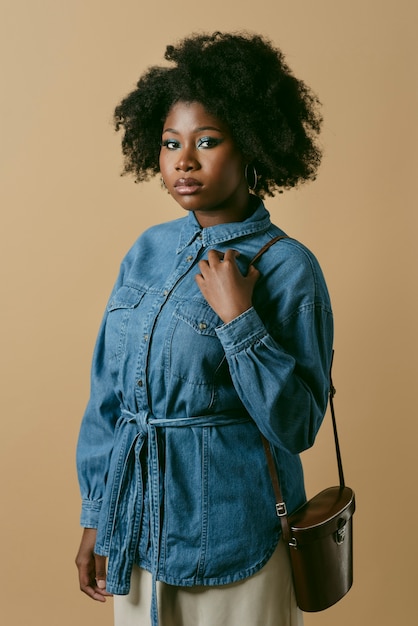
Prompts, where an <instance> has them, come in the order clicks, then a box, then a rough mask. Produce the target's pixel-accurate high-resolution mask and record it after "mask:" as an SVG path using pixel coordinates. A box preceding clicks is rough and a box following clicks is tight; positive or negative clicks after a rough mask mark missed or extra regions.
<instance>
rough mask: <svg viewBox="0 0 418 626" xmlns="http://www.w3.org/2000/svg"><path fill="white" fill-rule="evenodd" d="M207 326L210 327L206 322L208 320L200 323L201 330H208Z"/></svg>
mask: <svg viewBox="0 0 418 626" xmlns="http://www.w3.org/2000/svg"><path fill="white" fill-rule="evenodd" d="M207 327H208V325H207V324H206V322H200V323H199V329H200V330H206V328H207Z"/></svg>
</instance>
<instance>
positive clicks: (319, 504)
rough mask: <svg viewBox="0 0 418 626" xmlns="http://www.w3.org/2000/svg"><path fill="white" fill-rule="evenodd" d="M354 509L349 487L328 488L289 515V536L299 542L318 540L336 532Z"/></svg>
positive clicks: (351, 492)
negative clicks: (302, 540)
mask: <svg viewBox="0 0 418 626" xmlns="http://www.w3.org/2000/svg"><path fill="white" fill-rule="evenodd" d="M355 508H356V504H355V497H354V491H353V490H352V489H350V487H329V488H328V489H324V491H321V492H320V493H318V494H317V495H316V496H314V497H313V498H311V499H310V500H308V501H307V502H306V503H305V504H303V505H302V506H301V507H300V508H299V509H297V510H296V511H295V512H294V513H292V515H289V526H290V529H291V534H292V535H293V536H294V537H295V538H296V539H297V540H298V542H300V541H301V539H302V537H301V536H302V535H303V538H304V539H306V540H312V539H319V538H320V537H325V536H326V535H328V534H330V533H332V532H335V531H336V530H338V529H339V528H340V527H341V525H343V524H344V523H345V522H346V521H347V520H349V519H350V517H351V516H352V515H353V513H354V511H355Z"/></svg>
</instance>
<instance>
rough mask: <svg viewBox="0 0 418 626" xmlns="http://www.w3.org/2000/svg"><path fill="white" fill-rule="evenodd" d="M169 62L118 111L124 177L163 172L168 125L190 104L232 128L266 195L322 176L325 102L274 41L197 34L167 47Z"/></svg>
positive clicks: (244, 35)
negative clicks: (176, 109)
mask: <svg viewBox="0 0 418 626" xmlns="http://www.w3.org/2000/svg"><path fill="white" fill-rule="evenodd" d="M165 59H166V60H167V61H169V62H171V64H172V66H169V67H164V66H154V67H151V68H149V69H148V71H147V72H146V73H145V74H144V75H143V76H142V77H141V78H140V79H139V81H138V83H137V86H136V89H135V90H134V91H132V92H131V93H130V94H128V95H127V96H126V97H125V98H124V99H123V100H122V101H121V103H120V104H119V105H118V106H117V107H116V109H115V112H114V122H115V128H116V130H119V129H120V128H121V127H123V129H124V134H123V138H122V152H123V155H124V170H123V174H127V173H131V174H134V176H135V177H136V181H137V182H140V181H143V180H148V179H149V178H150V177H151V176H154V175H155V174H157V173H158V172H159V162H158V161H159V152H160V142H161V132H162V127H163V124H164V121H165V119H166V117H167V114H168V112H169V110H170V108H171V107H172V106H173V104H174V103H176V102H179V101H182V102H199V103H201V104H202V105H203V106H204V107H205V109H206V110H207V111H208V112H209V113H211V114H212V115H214V116H215V117H217V118H219V119H220V120H222V121H223V122H224V123H225V124H227V126H228V127H229V129H230V131H231V135H232V137H233V139H234V141H235V143H236V145H237V147H238V148H239V150H240V151H241V153H242V154H243V155H244V156H245V158H246V159H247V160H248V162H249V163H251V164H253V165H254V166H255V168H256V171H257V174H258V181H257V187H256V189H255V192H256V194H257V195H258V196H260V197H264V196H265V195H266V194H267V195H270V196H273V195H274V191H277V190H278V191H279V192H280V191H282V190H283V189H285V188H290V187H295V186H296V185H298V184H299V183H302V182H305V181H307V180H312V179H314V178H315V174H316V171H317V168H318V166H319V163H320V160H321V150H320V147H319V145H318V143H317V135H318V133H319V131H320V127H321V122H322V117H321V115H320V113H319V104H320V103H319V100H318V98H317V97H316V96H315V94H314V93H313V92H312V91H311V90H310V89H309V88H308V87H307V86H306V85H305V83H304V82H303V81H301V80H298V79H297V78H295V77H294V76H293V74H292V72H291V71H290V69H289V67H288V66H287V64H286V63H285V61H284V57H283V54H282V53H281V51H280V50H278V49H277V48H275V47H274V46H273V45H272V44H271V42H270V41H268V40H267V39H265V38H263V37H261V36H260V35H249V34H247V33H238V34H235V33H220V32H216V33H213V34H212V35H209V34H196V35H192V36H190V37H188V38H186V39H184V40H183V41H181V42H180V43H178V44H177V45H176V46H167V48H166V52H165Z"/></svg>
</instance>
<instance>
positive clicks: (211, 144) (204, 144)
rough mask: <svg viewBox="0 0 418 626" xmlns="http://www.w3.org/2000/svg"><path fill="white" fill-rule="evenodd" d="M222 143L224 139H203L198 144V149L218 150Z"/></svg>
mask: <svg viewBox="0 0 418 626" xmlns="http://www.w3.org/2000/svg"><path fill="white" fill-rule="evenodd" d="M220 143H222V139H217V138H215V137H201V138H200V139H199V140H198V142H197V147H198V148H205V149H207V148H216V146H219V144H220Z"/></svg>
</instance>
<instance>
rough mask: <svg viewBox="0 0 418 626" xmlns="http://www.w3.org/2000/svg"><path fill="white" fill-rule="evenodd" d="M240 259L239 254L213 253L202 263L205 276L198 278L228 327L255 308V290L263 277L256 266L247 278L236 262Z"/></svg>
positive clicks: (215, 251) (250, 270)
mask: <svg viewBox="0 0 418 626" xmlns="http://www.w3.org/2000/svg"><path fill="white" fill-rule="evenodd" d="M238 255H239V252H237V250H227V251H226V252H225V254H224V255H223V254H222V253H221V252H218V251H217V250H209V252H208V259H207V261H206V260H205V261H200V262H199V269H200V272H201V273H200V274H197V275H196V282H197V284H198V286H199V289H200V291H201V292H202V294H203V296H204V297H205V299H206V301H207V302H208V304H209V305H210V306H211V307H212V309H213V310H214V311H215V313H217V314H218V315H219V317H220V318H221V320H222V321H223V322H224V324H227V323H228V322H230V321H231V320H233V319H235V318H236V317H238V316H239V315H241V313H244V312H245V311H247V310H248V309H249V308H250V307H251V306H252V296H253V291H254V286H255V283H256V282H257V280H258V278H259V276H260V272H259V271H258V270H257V269H256V268H255V267H254V266H253V265H251V266H250V268H249V270H248V274H247V276H243V275H242V274H241V272H240V270H239V268H238V265H237V263H236V260H235V259H236V257H237V256H238Z"/></svg>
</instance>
